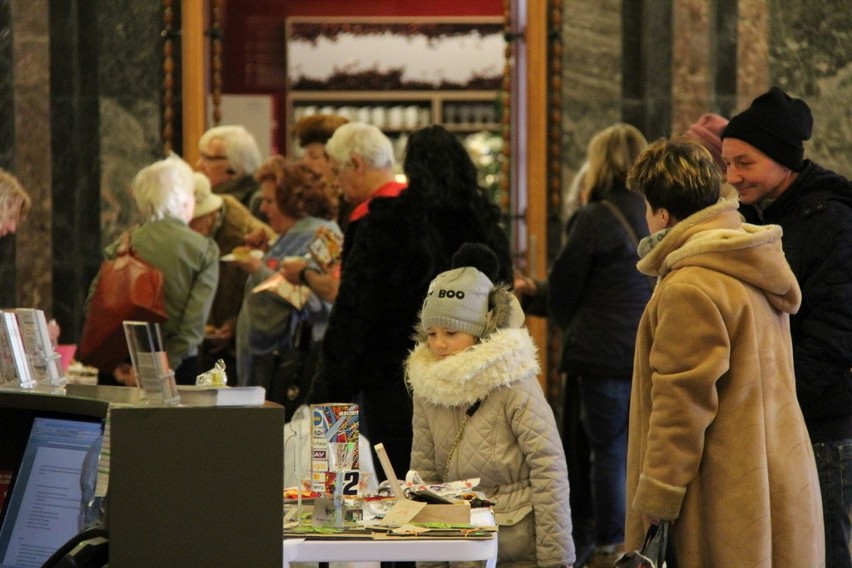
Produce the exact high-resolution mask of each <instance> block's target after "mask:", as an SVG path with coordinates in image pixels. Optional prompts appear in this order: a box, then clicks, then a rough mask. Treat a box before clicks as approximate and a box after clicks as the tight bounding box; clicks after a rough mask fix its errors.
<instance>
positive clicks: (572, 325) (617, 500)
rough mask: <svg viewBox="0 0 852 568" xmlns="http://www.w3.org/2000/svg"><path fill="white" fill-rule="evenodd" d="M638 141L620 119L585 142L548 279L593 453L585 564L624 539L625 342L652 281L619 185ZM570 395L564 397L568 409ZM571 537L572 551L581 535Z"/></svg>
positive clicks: (641, 216) (631, 206) (641, 203)
mask: <svg viewBox="0 0 852 568" xmlns="http://www.w3.org/2000/svg"><path fill="white" fill-rule="evenodd" d="M646 145H647V143H646V141H645V138H644V137H643V136H642V134H641V133H640V132H639V130H637V129H636V128H635V127H633V126H631V125H629V124H622V123H618V124H615V125H613V126H610V127H609V128H606V129H604V130H602V131H601V132H599V133H598V134H596V135H595V136H594V137H593V138H592V140H591V141H590V142H589V148H588V156H587V159H588V163H589V167H588V168H589V169H588V171H587V172H586V177H585V180H584V181H585V183H586V185H587V187H588V188H589V203H588V204H587V205H585V206H583V207H582V208H580V209H579V210H578V211H577V212H576V213H575V214H574V215H573V216H572V217H571V219H570V220H569V223H568V228H567V231H568V234H567V240H566V243H565V246H564V247H563V249H562V251H561V252H560V253H559V256H558V258H557V259H556V262H555V263H554V265H553V267H552V268H551V271H550V275H549V277H548V290H549V294H548V305H549V310H550V315H551V316H552V317H553V319H554V320H555V321H556V323H557V324H558V325H559V326H560V327H561V328H562V330H563V341H564V347H563V352H562V362H561V365H560V369H561V370H562V371H565V372H567V373H568V381H569V383H568V384H567V385H566V389H565V392H566V395H568V393H571V392H574V393H576V392H578V389H579V395H580V397H579V398H580V407H581V408H580V413H581V416H582V424H583V429H584V431H585V434H586V437H587V438H588V441H589V444H590V447H591V452H592V460H591V463H592V466H591V482H592V496H593V500H592V501H593V514H594V518H595V533H596V534H595V554H596V556H598V557H599V558H597V559H595V558H593V559H592V562H593V565H597V564H598V563H600V565H601V566H603V565H607V566H611V565H612V563H613V561H614V556H616V555H617V553H618V551H620V547H621V545H622V543H623V542H624V516H625V506H626V504H625V499H626V497H625V470H626V448H627V417H628V403H629V401H630V382H631V376H632V373H633V350H634V347H635V340H636V328H637V326H638V324H639V318H640V317H641V315H642V310H643V309H644V307H645V304H646V303H647V301H648V298H649V297H650V294H651V284H650V283H649V281H648V280H647V278H646V277H645V276H643V275H642V274H640V273H639V271H638V270H637V269H636V262H637V261H638V260H639V256H638V254H637V252H636V248H637V244H638V240H639V239H641V238H643V237H645V236H646V235H647V234H648V227H647V224H646V222H645V200H644V198H643V197H642V196H641V195H639V194H635V193H631V192H629V191H628V190H627V188H626V187H625V180H626V178H627V172H628V170H629V169H630V166H631V165H632V164H633V162H634V161H635V159H636V157H637V156H638V155H639V153H640V152H641V151H642V150H643V149H644V148H645V146H646ZM572 387H577V388H572ZM575 402H576V401H573V400H569V399H568V396H566V400H565V408H566V416H567V415H568V414H569V411H568V409H570V407H571V406H572V403H573V404H575ZM566 431H567V430H566ZM573 450H574V449H573V448H570V451H573ZM567 451H568V450H566V453H567ZM578 512H579V511H578ZM578 521H579V522H578ZM578 525H580V526H581V525H582V521H580V520H579V519H575V530H576V529H578V528H580V527H579V526H578ZM578 536H579V535H578ZM578 540H580V541H582V538H578ZM577 544H578V554H579V552H580V551H579V547H580V545H581V542H578V543H577Z"/></svg>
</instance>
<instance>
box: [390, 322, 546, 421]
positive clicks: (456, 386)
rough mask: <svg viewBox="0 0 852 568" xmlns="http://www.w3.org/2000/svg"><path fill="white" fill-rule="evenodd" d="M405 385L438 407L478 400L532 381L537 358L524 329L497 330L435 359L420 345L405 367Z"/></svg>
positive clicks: (537, 368)
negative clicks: (501, 388) (504, 388)
mask: <svg viewBox="0 0 852 568" xmlns="http://www.w3.org/2000/svg"><path fill="white" fill-rule="evenodd" d="M405 368H406V375H407V380H408V385H409V387H410V388H412V389H413V390H414V391H415V392H416V393H417V395H418V396H421V397H423V398H424V399H426V400H428V401H429V402H431V403H433V404H436V405H438V406H459V405H462V404H468V405H469V404H473V403H474V402H476V401H477V400H482V399H484V398H485V397H486V395H488V393H490V392H491V391H492V390H494V389H496V388H498V387H501V386H505V385H509V384H511V383H514V382H517V381H522V380H526V379H528V378H530V377H534V376H536V375H537V374H538V372H539V364H538V356H537V351H536V347H535V344H534V343H533V340H532V337H530V334H529V332H528V331H527V329H526V328H503V329H497V330H496V331H494V332H493V333H492V334H491V335H489V336H487V337H486V338H485V339H483V340H482V341H481V342H480V343H477V344H476V345H473V346H472V347H469V348H468V349H466V350H465V351H463V352H462V353H459V354H456V355H453V356H452V357H445V358H443V359H441V358H438V357H436V356H435V355H433V354H432V352H431V351H430V350H429V346H428V345H427V344H426V343H425V342H423V343H418V344H417V346H416V347H415V348H414V350H413V351H412V352H411V354H410V355H409V357H408V359H407V360H406V363H405Z"/></svg>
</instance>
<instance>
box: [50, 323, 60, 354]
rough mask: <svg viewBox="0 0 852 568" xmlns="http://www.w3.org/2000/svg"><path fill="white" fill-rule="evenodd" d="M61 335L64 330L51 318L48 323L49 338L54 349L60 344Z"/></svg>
mask: <svg viewBox="0 0 852 568" xmlns="http://www.w3.org/2000/svg"><path fill="white" fill-rule="evenodd" d="M60 333H62V328H61V327H59V322H57V321H56V320H55V319H53V318H51V319H50V321H49V322H47V336H48V337H49V338H50V343H51V345H53V347H54V349H55V348H56V346H57V344H58V343H59V334H60Z"/></svg>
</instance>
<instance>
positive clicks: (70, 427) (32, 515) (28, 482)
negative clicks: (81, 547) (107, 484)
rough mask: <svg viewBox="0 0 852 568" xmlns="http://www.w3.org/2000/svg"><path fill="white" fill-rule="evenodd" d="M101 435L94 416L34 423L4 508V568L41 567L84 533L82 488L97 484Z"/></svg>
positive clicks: (0, 530)
mask: <svg viewBox="0 0 852 568" xmlns="http://www.w3.org/2000/svg"><path fill="white" fill-rule="evenodd" d="M102 434H103V422H102V420H98V419H97V418H94V417H62V416H55V415H54V416H51V415H36V416H35V417H34V418H33V421H32V427H31V428H30V432H29V436H28V438H27V441H26V445H25V446H24V449H23V455H22V456H21V460H20V463H19V465H18V467H17V470H16V473H15V474H14V476H13V479H12V480H11V487H10V488H9V489H8V494H7V497H6V502H5V506H4V508H3V515H2V525H0V567H2V568H7V567H8V568H18V567H21V568H24V567H36V568H38V567H40V566H41V565H42V564H43V563H44V561H45V560H47V559H48V558H49V557H50V555H51V554H53V553H54V552H55V551H56V550H57V549H59V547H60V546H62V545H63V544H64V543H65V542H66V541H67V540H68V539H70V538H71V537H73V536H74V535H76V534H77V533H78V532H80V526H79V519H80V514H81V505H82V495H83V489H82V487H83V485H84V484H88V485H90V486H93V485H94V483H95V481H94V477H95V476H96V475H97V468H96V464H97V457H98V454H99V452H100V445H101V441H102ZM87 458H88V460H87ZM84 462H85V464H84Z"/></svg>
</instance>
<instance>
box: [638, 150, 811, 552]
mask: <svg viewBox="0 0 852 568" xmlns="http://www.w3.org/2000/svg"><path fill="white" fill-rule="evenodd" d="M627 184H628V187H629V188H631V189H632V190H634V191H639V192H641V193H643V194H644V196H645V200H646V202H647V213H646V217H647V219H648V225H649V228H650V230H651V235H650V236H649V237H647V238H646V239H644V240H643V242H642V243H641V244H640V250H639V253H640V256H641V257H642V260H640V261H639V263H638V265H637V266H638V268H639V270H640V271H642V272H643V273H645V274H649V275H653V276H657V277H658V278H659V283H658V285H657V287H656V289H655V291H654V295H653V296H652V298H651V300H650V302H649V303H648V306H647V308H646V309H645V313H644V314H643V316H642V320H641V322H640V324H639V331H638V336H637V342H636V362H635V367H634V374H633V390H632V395H631V401H630V436H629V442H628V456H627V459H628V462H627V475H628V479H627V497H628V513H627V536H626V547H627V548H628V549H636V548H639V547H640V546H641V544H642V540H643V538H644V535H645V531H646V529H647V527H648V524H649V523H655V524H656V523H658V522H659V521H660V520H672V521H673V524H672V533H671V534H672V540H673V544H674V554H675V556H676V561H677V565H679V566H681V567H689V568H692V567H699V568H700V567H708V568H709V567H713V568H718V567H721V566H737V567H756V566H761V567H767V568H769V567H775V568H779V567H786V566H790V567H793V566H813V567H817V566H824V564H825V558H824V550H823V536H822V535H823V529H822V511H821V504H820V494H819V482H818V479H817V474H816V466H815V463H814V455H813V451H812V448H811V444H810V442H809V439H808V433H807V430H806V428H805V423H804V419H803V418H802V413H801V410H800V409H799V405H798V402H797V399H796V391H795V380H794V375H793V354H792V347H791V340H790V328H789V314H791V313H795V311H796V310H798V308H799V304H800V302H801V292H800V290H799V286H798V284H797V282H796V279H795V277H794V276H793V273H792V271H791V270H790V267H789V265H788V264H787V261H786V260H785V258H784V253H783V252H782V249H781V229H780V227H777V226H772V225H769V226H765V227H757V226H754V225H747V224H743V223H742V222H741V219H740V216H739V214H738V213H737V201H736V200H729V201H722V202H720V203H717V199H718V191H719V177H718V173H717V168H716V167H715V165H714V164H713V163H712V161H711V158H710V155H709V153H707V151H706V150H704V149H703V148H701V147H700V146H698V145H696V144H694V143H691V142H686V141H683V140H677V141H667V140H660V141H658V142H655V143H654V144H652V145H651V146H650V147H649V148H648V149H647V150H646V151H645V152H644V153H643V154H642V155H641V156H640V157H639V159H638V160H637V162H636V164H635V165H634V167H633V169H632V170H631V173H630V176H629V177H628V180H627ZM672 565H673V564H672V563H671V562H669V566H672Z"/></svg>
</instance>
